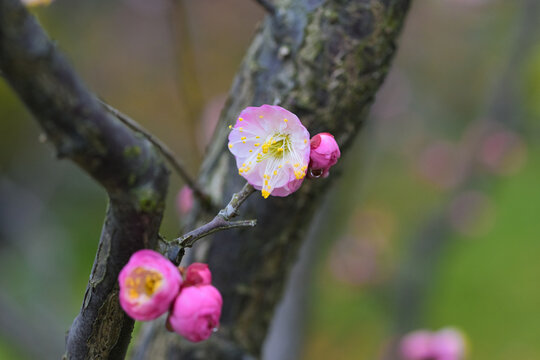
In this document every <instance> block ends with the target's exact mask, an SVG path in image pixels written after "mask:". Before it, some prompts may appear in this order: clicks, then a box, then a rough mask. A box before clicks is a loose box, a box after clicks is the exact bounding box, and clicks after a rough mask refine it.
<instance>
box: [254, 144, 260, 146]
mask: <svg viewBox="0 0 540 360" xmlns="http://www.w3.org/2000/svg"><path fill="white" fill-rule="evenodd" d="M259 145H261V144H259V143H255V144H253V146H259Z"/></svg>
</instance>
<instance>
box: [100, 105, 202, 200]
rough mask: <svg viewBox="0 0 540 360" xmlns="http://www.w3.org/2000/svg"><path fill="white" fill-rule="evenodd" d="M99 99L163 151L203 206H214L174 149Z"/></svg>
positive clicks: (106, 107)
mask: <svg viewBox="0 0 540 360" xmlns="http://www.w3.org/2000/svg"><path fill="white" fill-rule="evenodd" d="M99 101H100V102H101V104H102V105H103V106H104V107H105V109H107V111H109V112H110V113H111V114H113V115H114V116H116V117H117V118H118V120H120V121H122V122H123V123H124V124H126V125H127V126H129V127H130V128H131V129H132V130H134V131H136V132H138V133H140V134H142V135H143V136H144V137H145V138H147V139H148V141H150V142H151V143H152V144H154V146H155V147H156V148H157V149H158V150H159V151H160V152H161V154H163V156H164V157H165V159H166V160H167V161H168V162H169V164H171V165H172V167H173V168H174V170H175V171H176V172H177V174H178V175H180V177H181V178H182V179H183V180H184V181H185V182H186V184H187V185H188V186H189V187H190V188H191V189H192V190H193V193H194V194H195V196H197V198H198V199H199V200H200V201H201V203H202V204H203V206H205V207H206V208H209V209H210V208H212V203H211V200H210V197H209V196H208V195H207V194H205V193H204V191H203V190H202V189H201V188H200V186H199V185H198V184H197V182H196V181H195V179H194V178H193V177H192V176H191V175H190V174H189V171H188V170H187V168H186V165H185V164H184V163H183V162H182V161H181V160H180V159H179V158H178V157H176V156H175V155H174V153H173V151H172V150H171V149H169V147H168V146H167V145H165V143H164V142H163V141H161V140H160V139H159V138H157V137H156V136H154V135H152V133H150V132H149V131H148V130H146V129H145V128H144V127H142V126H141V125H140V124H139V123H138V122H136V121H135V120H133V119H132V118H130V117H129V116H127V115H126V114H124V113H122V112H121V111H120V110H118V109H116V108H114V107H113V106H111V105H109V104H107V103H106V102H105V101H103V100H99Z"/></svg>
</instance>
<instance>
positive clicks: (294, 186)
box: [229, 105, 310, 198]
mask: <svg viewBox="0 0 540 360" xmlns="http://www.w3.org/2000/svg"><path fill="white" fill-rule="evenodd" d="M230 128H231V129H232V131H231V133H230V134H229V149H230V151H231V152H232V154H233V155H234V156H235V157H236V164H237V166H238V172H239V174H240V175H241V176H243V177H244V178H245V179H246V180H247V181H248V183H250V184H251V185H252V186H253V187H254V188H255V189H257V190H261V193H262V196H263V197H264V198H267V197H268V196H269V195H272V196H287V195H289V194H291V193H293V192H295V191H296V190H298V188H299V187H300V185H301V184H302V181H303V180H304V178H305V176H306V172H307V168H308V164H309V153H310V143H309V132H308V131H307V129H306V128H305V127H304V125H302V123H301V122H300V120H299V119H298V117H297V116H296V115H294V114H293V113H291V112H290V111H288V110H286V109H284V108H282V107H279V106H272V105H262V106H260V107H247V108H245V109H244V110H243V111H242V112H241V113H240V116H239V117H238V119H237V121H236V124H235V125H234V127H233V126H232V125H231V126H230Z"/></svg>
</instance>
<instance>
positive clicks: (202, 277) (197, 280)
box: [182, 263, 212, 287]
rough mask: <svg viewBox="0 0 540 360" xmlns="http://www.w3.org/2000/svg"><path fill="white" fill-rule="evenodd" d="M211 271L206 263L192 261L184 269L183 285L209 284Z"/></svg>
mask: <svg viewBox="0 0 540 360" xmlns="http://www.w3.org/2000/svg"><path fill="white" fill-rule="evenodd" d="M211 283H212V273H211V272H210V269H209V268H208V265H207V264H203V263H193V264H191V265H189V266H188V267H187V269H186V273H185V280H184V284H183V285H182V286H183V287H186V286H194V285H210V284H211Z"/></svg>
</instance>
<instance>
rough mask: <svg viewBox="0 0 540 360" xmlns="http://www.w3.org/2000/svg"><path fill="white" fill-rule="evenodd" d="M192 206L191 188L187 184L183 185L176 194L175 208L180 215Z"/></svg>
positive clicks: (187, 211)
mask: <svg viewBox="0 0 540 360" xmlns="http://www.w3.org/2000/svg"><path fill="white" fill-rule="evenodd" d="M192 207H193V190H191V188H190V187H189V186H187V185H184V186H183V187H182V189H180V191H179V192H178V195H177V196H176V208H177V210H178V212H179V213H180V215H182V216H184V215H186V214H187V213H189V211H190V210H191V208H192Z"/></svg>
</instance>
